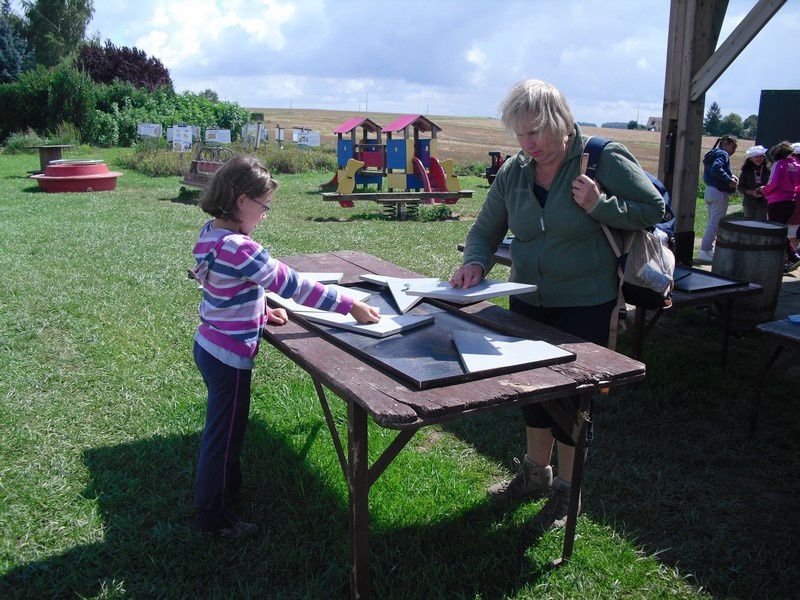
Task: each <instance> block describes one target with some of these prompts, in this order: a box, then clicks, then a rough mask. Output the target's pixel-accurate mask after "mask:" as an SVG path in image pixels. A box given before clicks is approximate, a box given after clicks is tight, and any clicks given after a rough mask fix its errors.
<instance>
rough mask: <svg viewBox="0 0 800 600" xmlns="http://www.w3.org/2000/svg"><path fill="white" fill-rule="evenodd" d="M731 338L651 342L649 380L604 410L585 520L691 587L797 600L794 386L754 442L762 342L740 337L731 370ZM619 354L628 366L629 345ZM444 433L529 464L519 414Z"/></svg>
mask: <svg viewBox="0 0 800 600" xmlns="http://www.w3.org/2000/svg"><path fill="white" fill-rule="evenodd" d="M721 337H722V336H721V327H720V326H718V325H717V326H713V325H712V324H710V323H709V319H708V316H707V314H706V313H705V312H701V311H697V310H692V309H686V310H683V311H680V312H678V313H677V314H675V315H671V316H670V317H668V318H664V319H662V321H661V322H659V324H658V325H657V327H656V331H654V332H653V333H652V334H651V336H649V337H648V338H647V339H646V343H645V349H644V360H645V361H646V363H647V368H648V375H647V378H646V380H645V381H644V382H642V383H640V384H637V385H636V386H632V387H631V388H629V389H626V390H620V391H617V392H612V395H611V396H610V397H599V398H598V399H597V400H596V402H595V411H594V421H595V440H594V443H593V445H592V447H591V448H590V450H589V456H588V460H587V464H586V471H585V478H584V485H583V514H584V518H589V519H591V520H592V521H595V522H598V523H602V524H606V525H609V526H610V527H612V528H613V529H614V530H615V531H616V532H617V533H619V534H620V535H622V536H623V537H625V538H627V539H629V540H631V541H632V542H634V543H635V544H636V545H637V546H638V547H640V548H641V549H642V550H643V551H644V552H645V553H646V554H650V555H656V554H657V555H658V560H659V561H660V562H661V563H663V564H665V565H668V566H670V567H672V568H675V569H678V570H679V571H680V572H681V573H682V574H683V575H690V574H691V575H693V577H692V578H691V579H690V581H692V582H693V583H695V584H696V585H700V586H702V587H703V589H704V590H705V591H706V592H707V593H710V594H712V595H715V596H720V597H734V598H751V597H761V598H789V597H793V596H795V595H796V590H797V588H798V586H800V569H799V568H798V566H797V561H796V560H794V559H793V558H792V556H793V554H791V550H790V549H791V548H792V547H793V546H795V545H796V540H797V537H798V536H799V535H800V503H799V502H798V500H797V498H798V494H800V484H798V478H797V472H798V469H800V455H799V454H798V452H797V445H796V440H797V439H798V436H800V402H799V401H798V394H797V389H798V387H797V384H796V377H792V376H791V375H790V376H788V377H783V378H779V379H778V380H775V381H772V382H771V383H770V385H769V387H768V393H767V397H766V398H765V402H764V405H763V406H762V410H761V420H760V423H759V433H758V434H757V435H756V437H755V438H754V439H752V440H750V439H748V438H747V424H748V415H749V410H750V400H751V397H752V394H753V393H754V386H755V381H756V369H757V365H758V360H759V350H760V339H759V337H758V336H756V335H754V334H746V333H742V334H740V335H739V336H737V337H736V338H732V339H731V346H730V349H729V357H728V367H727V368H723V367H721V366H720V351H721V341H722V339H721ZM620 350H621V351H622V352H624V353H629V348H628V347H627V338H625V340H624V344H623V346H622V347H621V349H620ZM444 428H445V430H446V431H449V432H451V433H453V434H454V435H456V436H458V437H459V438H461V439H463V440H465V441H466V442H467V443H469V444H470V445H472V446H473V447H474V448H475V449H476V450H477V451H478V452H480V453H481V454H483V455H485V456H487V457H489V458H491V459H492V460H494V461H496V462H497V463H499V464H501V465H504V466H506V467H509V465H510V463H511V459H512V457H514V456H517V457H521V455H522V454H524V451H525V435H524V426H523V422H522V417H521V414H520V413H519V411H516V410H509V411H500V412H496V413H490V414H488V415H480V416H476V417H472V418H469V419H461V420H459V421H456V422H453V423H449V424H447V425H446V426H445V427H444ZM580 543H581V542H580V540H579V541H578V542H577V544H578V545H580ZM790 565H795V566H794V567H792V566H790Z"/></svg>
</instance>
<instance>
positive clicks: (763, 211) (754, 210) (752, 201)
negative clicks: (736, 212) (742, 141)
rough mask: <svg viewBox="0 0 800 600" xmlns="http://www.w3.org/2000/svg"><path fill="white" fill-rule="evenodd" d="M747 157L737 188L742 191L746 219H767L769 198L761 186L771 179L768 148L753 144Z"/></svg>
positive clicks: (748, 150)
mask: <svg viewBox="0 0 800 600" xmlns="http://www.w3.org/2000/svg"><path fill="white" fill-rule="evenodd" d="M745 154H746V155H747V159H746V160H745V161H744V164H743V165H742V172H741V173H740V174H739V185H738V186H737V189H738V190H739V191H740V192H741V193H742V206H743V208H744V217H745V219H755V220H756V221H766V220H767V200H766V198H764V195H763V194H762V193H761V190H760V188H761V186H762V185H764V184H765V183H767V181H769V163H768V162H767V157H766V156H765V155H766V154H767V149H766V148H764V146H752V147H751V148H748V149H747V152H745Z"/></svg>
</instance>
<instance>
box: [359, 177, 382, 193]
mask: <svg viewBox="0 0 800 600" xmlns="http://www.w3.org/2000/svg"><path fill="white" fill-rule="evenodd" d="M355 179H356V184H358V185H377V186H378V189H379V190H380V189H383V177H381V176H380V175H375V174H364V173H356V177H355Z"/></svg>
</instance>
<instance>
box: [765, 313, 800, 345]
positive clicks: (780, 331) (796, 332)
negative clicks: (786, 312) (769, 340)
mask: <svg viewBox="0 0 800 600" xmlns="http://www.w3.org/2000/svg"><path fill="white" fill-rule="evenodd" d="M756 329H758V330H759V331H760V332H761V333H763V334H766V335H769V336H773V337H776V338H779V339H781V340H783V341H786V342H791V343H795V344H797V343H800V324H798V323H792V322H791V321H789V319H781V320H779V321H770V322H769V323H761V325H758V326H756Z"/></svg>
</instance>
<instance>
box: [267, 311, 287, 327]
mask: <svg viewBox="0 0 800 600" xmlns="http://www.w3.org/2000/svg"><path fill="white" fill-rule="evenodd" d="M288 320H289V316H288V315H287V314H286V310H284V309H283V308H271V309H270V311H269V313H267V323H271V324H273V325H286V323H287V321H288Z"/></svg>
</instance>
